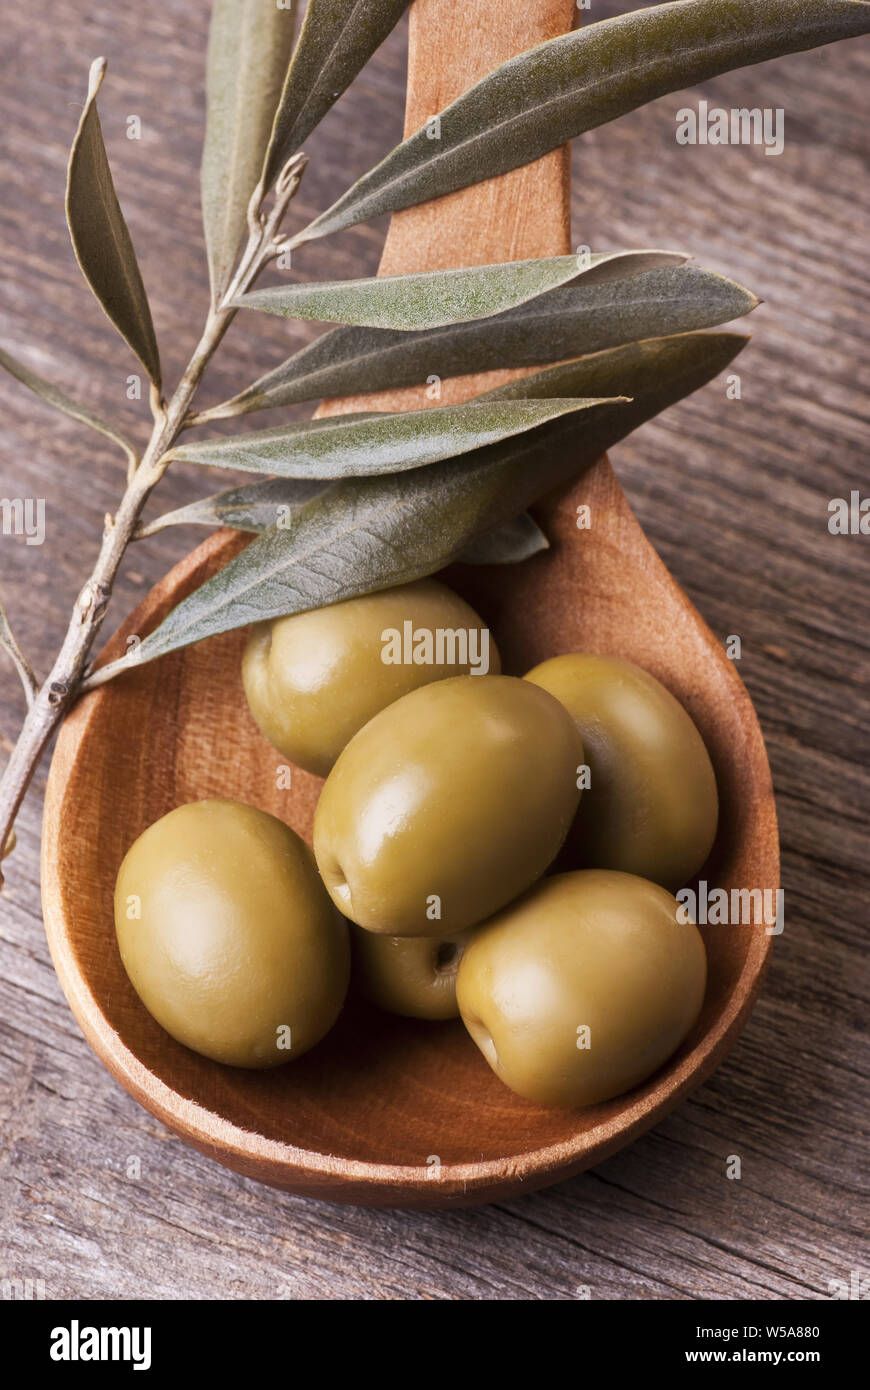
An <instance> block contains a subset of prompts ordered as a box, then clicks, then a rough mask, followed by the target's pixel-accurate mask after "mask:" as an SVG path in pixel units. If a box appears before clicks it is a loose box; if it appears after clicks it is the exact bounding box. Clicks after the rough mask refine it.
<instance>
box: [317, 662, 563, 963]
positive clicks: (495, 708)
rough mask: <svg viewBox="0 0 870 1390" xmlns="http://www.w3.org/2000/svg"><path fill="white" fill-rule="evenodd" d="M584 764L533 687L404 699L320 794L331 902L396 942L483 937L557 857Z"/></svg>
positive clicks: (369, 730) (441, 684)
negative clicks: (470, 931)
mask: <svg viewBox="0 0 870 1390" xmlns="http://www.w3.org/2000/svg"><path fill="white" fill-rule="evenodd" d="M582 762H583V748H582V744H581V740H580V735H579V734H578V733H577V730H576V728H575V727H574V723H573V721H572V720H571V718H570V716H569V715H568V714H567V713H566V711H565V710H564V709H563V707H562V706H561V705H560V704H559V702H558V701H557V700H554V699H553V697H552V695H548V694H547V692H546V691H545V690H541V689H539V687H538V686H536V685H532V684H531V682H530V681H524V680H519V679H517V678H516V677H514V676H457V677H455V678H454V679H453V680H445V681H438V682H437V683H436V684H435V685H427V686H424V687H423V689H421V690H415V691H413V692H412V693H411V694H410V695H405V696H404V697H403V698H402V699H401V700H397V701H396V703H395V704H393V705H390V706H389V707H388V708H387V709H385V710H382V712H381V713H380V714H377V715H375V717H374V719H372V720H370V721H369V723H368V724H366V726H365V727H364V728H363V729H361V730H360V732H359V733H358V734H357V735H356V737H355V738H353V739H352V740H351V741H350V743H349V744H348V745H347V747H346V748H345V750H344V752H343V753H342V754H341V756H340V757H339V759H338V762H337V763H336V764H335V767H334V768H333V770H332V772H331V773H330V775H329V777H328V778H327V780H326V784H325V786H324V788H323V791H322V792H321V796H320V802H319V804H318V807H317V813H316V815H315V818H314V853H315V855H316V856H317V864H318V867H319V869H320V872H321V874H322V875H323V881H324V883H325V884H326V887H327V889H328V890H329V892H330V894H331V896H332V900H333V902H334V903H335V904H336V906H337V907H338V908H339V909H340V910H341V911H342V912H343V913H344V915H345V916H346V917H350V918H351V919H352V920H353V921H354V922H356V923H357V924H358V925H359V926H361V927H365V928H366V929H367V930H368V931H374V932H383V933H385V934H386V935H387V936H433V937H439V938H444V937H449V936H455V935H456V934H457V933H458V932H461V931H465V930H466V929H467V928H468V927H471V926H474V925H475V923H477V922H480V921H482V920H483V919H484V918H485V917H489V916H490V914H491V913H493V912H495V911H496V910H497V909H498V908H499V907H502V906H503V905H504V904H505V903H507V902H510V900H511V898H515V897H516V895H517V894H518V893H521V892H522V891H523V889H525V888H528V886H529V884H530V883H533V882H534V880H535V879H536V878H538V877H539V875H540V874H542V873H543V872H544V870H545V869H546V867H547V865H548V864H549V863H550V862H551V860H552V859H553V858H554V857H555V855H556V854H557V853H558V850H559V847H560V845H561V844H562V841H563V839H564V838H565V835H566V833H567V831H568V827H569V825H570V824H571V819H572V817H573V815H574V812H575V811H576V809H577V802H578V800H579V797H580V793H579V791H578V789H577V767H578V765H580V764H581V763H582Z"/></svg>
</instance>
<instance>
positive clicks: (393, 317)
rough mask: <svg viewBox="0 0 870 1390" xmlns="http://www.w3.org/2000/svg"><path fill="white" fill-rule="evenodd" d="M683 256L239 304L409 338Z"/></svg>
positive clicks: (255, 297) (273, 291)
mask: <svg viewBox="0 0 870 1390" xmlns="http://www.w3.org/2000/svg"><path fill="white" fill-rule="evenodd" d="M687 259H688V257H687V256H686V255H685V253H684V252H682V251H607V252H603V253H599V254H596V255H594V256H593V255H590V256H550V257H543V258H541V259H539V260H528V261H506V262H503V263H501V264H498V265H477V266H468V267H460V268H457V269H452V270H425V271H413V272H411V273H409V274H407V275H384V276H374V277H372V278H370V279H366V280H333V281H323V282H319V283H318V282H316V281H315V282H311V283H308V284H301V285H270V286H269V288H268V289H263V290H252V291H251V292H250V293H249V294H244V295H240V296H239V298H238V299H235V300H233V303H234V305H235V306H236V308H238V309H260V310H262V311H263V312H264V313H267V314H280V315H282V316H283V317H284V318H296V319H321V320H328V321H329V322H330V323H348V324H355V325H359V326H361V327H364V328H387V329H390V328H392V329H400V330H401V331H403V332H412V331H419V330H420V329H426V328H439V327H442V326H444V325H445V324H453V323H465V322H467V321H468V320H470V319H482V318H489V316H490V315H492V314H499V313H502V312H503V311H504V310H506V309H512V308H514V307H515V306H516V305H518V304H523V303H525V302H526V301H527V300H529V299H535V298H537V297H538V296H539V295H541V294H543V293H545V292H546V291H547V290H552V289H555V288H556V287H557V286H559V285H564V284H566V283H567V281H569V280H582V281H583V283H584V284H609V283H610V282H611V281H614V280H617V281H618V280H621V279H622V278H623V277H624V276H626V275H627V276H634V275H639V274H641V273H642V272H643V271H648V270H651V269H653V268H654V267H658V266H674V265H682V264H683V262H684V261H686V260H687Z"/></svg>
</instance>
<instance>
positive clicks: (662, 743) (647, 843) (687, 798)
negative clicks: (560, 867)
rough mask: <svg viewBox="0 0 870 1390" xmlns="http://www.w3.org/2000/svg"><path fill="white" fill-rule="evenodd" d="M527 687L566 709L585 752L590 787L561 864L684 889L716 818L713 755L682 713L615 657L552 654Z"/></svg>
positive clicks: (709, 842) (651, 681) (654, 684)
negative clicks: (533, 686) (532, 686)
mask: <svg viewBox="0 0 870 1390" xmlns="http://www.w3.org/2000/svg"><path fill="white" fill-rule="evenodd" d="M526 680H529V681H533V682H534V683H535V684H536V685H540V686H542V687H543V688H544V689H545V690H549V692H550V694H551V695H555V697H556V699H557V700H559V701H561V703H562V704H563V705H564V706H565V708H566V709H567V711H568V713H569V714H570V715H571V717H572V719H573V720H574V723H575V724H576V725H577V728H578V730H579V732H580V734H581V736H582V739H583V747H584V748H585V750H586V763H587V765H588V767H589V786H588V788H586V789H584V792H583V798H582V800H581V802H580V809H579V811H578V813H577V819H576V820H575V822H574V825H573V826H572V827H571V832H570V834H569V836H568V840H567V843H566V845H565V851H564V855H563V858H562V859H561V860H560V864H561V863H564V864H565V865H566V866H570V867H572V868H574V867H589V868H600V869H622V870H623V871H624V872H625V873H630V874H639V875H640V876H641V878H651V879H652V880H653V882H655V883H661V884H663V885H664V886H665V887H666V888H674V889H676V888H680V887H682V886H683V885H684V884H685V883H687V882H688V881H689V879H691V878H692V877H693V875H694V874H696V873H697V871H698V870H699V869H700V867H701V865H702V864H703V863H704V861H705V859H706V858H707V855H708V854H709V853H710V850H711V849H712V846H713V840H714V838H715V835H716V824H717V820H718V816H719V801H718V796H717V793H716V777H715V774H714V772H713V765H712V763H711V762H710V755H709V754H708V752H707V749H706V748H705V746H704V741H703V739H702V738H701V735H700V734H699V733H698V730H697V729H696V727H695V725H694V724H693V723H692V720H691V719H690V718H689V715H688V714H687V713H686V711H685V710H684V709H683V706H682V705H681V704H680V703H679V701H678V700H676V699H674V696H673V695H672V694H671V693H670V691H669V690H666V689H665V687H664V686H663V685H662V684H661V683H660V682H659V681H657V680H656V679H655V677H654V676H651V675H650V674H649V673H648V672H647V671H643V670H641V668H640V667H639V666H634V665H633V664H632V663H631V662H630V661H620V660H618V659H617V658H616V657H610V656H591V655H588V656H587V655H571V656H555V657H553V658H552V660H550V661H544V662H542V664H541V665H540V666H536V667H535V668H534V670H532V671H529V673H528V675H527V676H526Z"/></svg>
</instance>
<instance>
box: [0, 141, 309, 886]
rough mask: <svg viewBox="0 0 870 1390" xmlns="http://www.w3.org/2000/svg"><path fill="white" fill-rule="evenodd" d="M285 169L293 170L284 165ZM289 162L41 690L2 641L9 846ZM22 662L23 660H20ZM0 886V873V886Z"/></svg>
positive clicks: (1, 824) (296, 172)
mask: <svg viewBox="0 0 870 1390" xmlns="http://www.w3.org/2000/svg"><path fill="white" fill-rule="evenodd" d="M290 164H293V166H294V167H292V168H291V167H290ZM290 164H288V166H287V167H286V168H285V170H284V171H282V175H281V178H280V180H279V185H278V192H277V196H276V199H275V202H274V205H273V207H272V208H271V210H270V212H269V214H268V216H266V217H263V218H261V219H254V221H253V224H252V226H251V230H250V234H249V237H248V242H247V245H246V246H245V249H244V251H243V252H242V256H241V259H240V261H239V264H238V268H237V270H236V272H235V274H234V275H233V278H232V280H231V282H230V284H229V286H228V287H227V290H226V293H225V294H224V296H223V298H222V299H221V301H220V303H219V304H217V305H214V304H213V305H212V306H211V307H210V309H209V312H208V316H207V318H206V322H205V327H204V328H203V331H202V335H201V337H200V340H199V342H198V343H197V345H196V347H195V348H194V351H193V355H192V357H191V359H190V361H189V362H188V364H187V368H186V370H185V372H184V375H183V376H182V378H181V380H180V381H179V383H178V385H177V387H176V388H175V391H174V392H173V394H172V396H171V398H170V399H169V401H167V402H164V401H163V400H162V399H161V398H160V394H159V392H156V391H152V395H151V410H152V414H153V416H154V427H153V430H152V432H151V438H150V440H149V442H148V446H147V448H146V449H145V452H144V453H143V455H142V458H141V461H140V462H139V463H138V464H137V466H136V467H135V468H133V467H131V468H130V470H129V473H128V479H127V488H126V491H125V492H124V495H123V497H122V498H121V502H120V504H119V506H118V508H117V511H116V512H115V515H114V518H107V520H106V525H105V528H104V532H103V540H102V544H101V546H100V551H99V555H98V556H97V560H96V563H95V565H94V567H93V569H92V571H91V574H90V577H89V579H88V580H87V582H86V584H85V585H84V588H83V589H82V591H81V593H80V594H79V596H78V599H77V600H76V604H75V607H74V608H73V612H72V616H71V618H70V622H69V627H68V628H67V632H66V636H65V637H64V640H63V645H62V646H61V649H60V651H59V653H58V655H57V658H56V660H55V662H54V665H53V666H52V668H51V671H50V673H49V675H48V677H47V678H46V680H45V683H44V684H43V685H42V687H41V689H39V690H37V689H36V682H35V680H34V679H32V674H33V673H32V672H31V671H30V668H29V666H27V664H26V662H25V667H26V670H27V672H29V676H28V677H27V678H26V679H25V674H24V668H23V667H22V666H21V663H20V661H19V660H18V659H17V658H16V656H15V650H14V649H13V648H11V647H10V645H9V642H8V641H5V642H3V644H2V645H3V646H5V647H6V649H7V651H9V652H10V654H11V655H12V656H13V660H15V662H16V666H18V669H19V673H20V674H21V676H22V681H24V682H25V688H26V689H28V694H29V709H28V711H27V715H26V718H25V720H24V724H23V725H22V728H21V732H20V734H19V737H18V740H17V742H16V744H15V747H14V748H13V750H12V753H11V754H10V756H9V761H8V762H7V764H6V767H5V768H4V770H3V776H2V778H0V845H5V844H6V843H7V842H8V840H9V836H10V834H11V832H12V829H13V826H14V824H15V818H16V816H17V814H18V811H19V808H20V806H21V802H22V800H23V799H24V795H25V793H26V791H27V788H28V786H29V785H30V782H31V779H32V777H33V774H34V771H35V769H36V767H37V764H38V763H39V760H40V758H41V756H42V753H43V752H44V750H45V747H46V745H47V744H48V742H49V740H50V738H51V736H52V734H53V733H54V731H55V729H56V728H57V727H58V725H59V724H60V723H61V721H62V720H63V718H64V717H65V715H66V714H67V712H68V710H69V709H70V707H71V705H72V704H73V702H74V700H75V699H76V697H77V695H78V694H79V691H80V688H81V683H82V679H83V677H84V675H85V672H86V670H87V666H88V659H89V657H90V653H91V650H92V647H93V644H94V640H95V638H96V636H97V634H98V633H99V631H100V628H101V627H102V624H103V619H104V618H105V615H106V610H107V608H108V606H109V601H110V599H111V597H112V589H113V587H114V583H115V577H116V575H117V573H118V569H119V567H120V564H121V561H122V559H123V558H124V553H125V551H126V549H127V546H128V544H129V543H130V541H131V540H132V538H133V536H134V533H135V531H136V528H137V526H138V525H139V518H140V516H141V514H142V509H143V507H144V506H145V503H146V502H147V500H148V498H149V497H150V495H151V492H152V490H153V489H154V487H156V485H157V483H158V482H159V481H160V479H161V478H162V477H163V474H164V473H165V471H166V468H167V467H168V464H169V459H168V458H167V454H168V453H169V450H170V449H171V448H172V445H173V443H174V442H175V440H176V438H177V436H178V435H179V434H180V432H181V430H182V429H183V428H184V426H185V423H186V421H187V418H188V415H189V411H190V404H191V401H192V400H193V397H194V396H195V394H196V391H197V389H198V387H199V384H200V382H201V381H202V377H203V373H204V372H205V369H206V367H207V366H208V363H209V362H210V360H211V358H212V356H213V355H214V353H215V351H216V350H217V348H218V346H219V345H220V343H221V340H222V339H223V336H224V334H225V333H226V331H227V329H228V328H229V326H230V324H231V323H232V321H233V319H234V318H235V316H236V313H237V309H236V308H235V307H234V306H233V300H234V299H235V298H236V297H237V296H238V295H240V294H244V293H245V291H246V290H248V289H249V288H250V287H251V285H252V284H253V283H254V281H255V280H256V278H257V276H258V275H259V273H260V271H261V270H262V268H263V266H264V265H266V264H267V263H268V262H269V261H270V260H271V259H272V257H273V256H274V255H275V240H276V235H277V232H278V228H279V226H280V222H281V218H282V217H283V215H284V212H285V211H286V208H287V203H288V202H289V200H290V198H291V197H292V196H293V193H294V192H295V191H296V188H297V187H298V185H299V179H300V178H301V176H302V171H303V169H304V167H305V161H304V159H300V158H299V157H297V158H296V160H295V163H294V161H291V162H290ZM6 627H8V624H6ZM13 642H14V639H13ZM15 648H16V649H17V643H16V644H15ZM21 660H22V661H23V660H24V659H23V657H22V658H21ZM2 883H3V877H2V874H0V886H2Z"/></svg>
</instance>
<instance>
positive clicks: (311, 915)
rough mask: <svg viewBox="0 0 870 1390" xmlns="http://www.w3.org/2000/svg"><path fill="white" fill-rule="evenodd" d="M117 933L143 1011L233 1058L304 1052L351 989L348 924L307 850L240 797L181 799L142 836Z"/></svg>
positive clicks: (118, 904)
mask: <svg viewBox="0 0 870 1390" xmlns="http://www.w3.org/2000/svg"><path fill="white" fill-rule="evenodd" d="M115 929H116V932H117V936H118V946H119V948H120V951H121V959H122V961H123V962H124V967H125V969H126V971H127V974H128V975H129V977H130V980H131V982H132V985H133V988H134V989H135V991H136V993H137V994H138V995H139V998H140V999H141V1000H142V1003H143V1004H144V1005H145V1007H146V1009H147V1010H148V1012H149V1013H150V1014H152V1015H153V1017H154V1018H155V1019H156V1020H157V1022H158V1023H159V1024H161V1025H162V1026H163V1027H164V1028H165V1029H166V1031H167V1033H171V1035H172V1037H173V1038H175V1039H176V1040H177V1041H178V1042H180V1043H184V1044H185V1045H186V1046H187V1047H190V1048H193V1050H194V1051H195V1052H200V1053H202V1055H203V1056H204V1057H211V1058H212V1059H213V1060H214V1061H216V1062H226V1063H228V1064H229V1065H230V1066H235V1067H274V1066H277V1065H278V1064H279V1063H281V1062H288V1061H290V1060H291V1059H293V1058H296V1057H299V1056H301V1054H302V1053H303V1052H307V1050H308V1048H310V1047H313V1046H314V1044H315V1043H316V1042H319V1040H320V1039H321V1038H322V1037H323V1035H324V1034H325V1033H326V1032H328V1031H329V1029H330V1028H331V1027H332V1025H333V1023H334V1022H335V1020H336V1018H337V1016H338V1013H339V1010H340V1009H341V1006H342V1003H343V1002H344V997H345V994H346V992H347V984H348V977H349V973H350V951H349V945H348V933H347V924H346V923H345V922H343V921H342V920H341V918H340V917H339V916H338V914H337V913H336V912H335V910H334V908H333V906H332V904H331V902H330V901H329V898H328V896H327V894H326V893H325V892H324V890H323V885H322V883H321V882H320V879H319V877H318V874H317V869H316V867H315V864H314V859H313V856H312V854H311V851H310V850H309V849H308V847H307V846H306V845H305V844H304V843H303V842H302V840H300V838H299V836H298V835H296V834H295V833H294V832H293V831H292V830H291V829H290V827H289V826H287V825H284V823H283V822H282V821H279V820H277V819H276V818H275V816H270V815H268V814H267V813H266V812H265V811H258V810H256V809H255V808H254V807H253V806H243V805H242V804H241V803H240V802H236V801H195V802H191V803H190V804H189V805H187V806H179V807H177V808H176V810H174V811H170V812H169V814H168V815H166V816H163V817H162V818H161V819H160V820H159V821H156V822H155V823H154V825H151V826H149V828H148V829H147V830H146V831H144V833H143V834H142V835H140V836H139V838H138V840H136V841H135V843H134V844H133V845H132V846H131V848H130V849H129V850H128V851H127V855H126V857H125V859H124V862H123V863H122V865H121V868H120V870H119V871H118V879H117V883H116V886H115Z"/></svg>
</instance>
